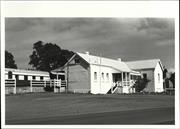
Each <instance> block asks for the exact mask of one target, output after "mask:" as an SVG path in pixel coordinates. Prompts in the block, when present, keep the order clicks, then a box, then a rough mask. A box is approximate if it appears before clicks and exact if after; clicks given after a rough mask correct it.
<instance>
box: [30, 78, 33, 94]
mask: <svg viewBox="0 0 180 129" xmlns="http://www.w3.org/2000/svg"><path fill="white" fill-rule="evenodd" d="M32 91H33V90H32V80H30V92H32Z"/></svg>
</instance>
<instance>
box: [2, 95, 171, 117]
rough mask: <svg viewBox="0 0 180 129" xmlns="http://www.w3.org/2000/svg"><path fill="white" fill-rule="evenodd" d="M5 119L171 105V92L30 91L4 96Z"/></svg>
mask: <svg viewBox="0 0 180 129" xmlns="http://www.w3.org/2000/svg"><path fill="white" fill-rule="evenodd" d="M5 106H6V120H13V119H32V118H43V117H54V116H68V115H79V114H90V113H101V112H113V111H127V110H137V109H149V108H159V107H174V96H170V95H137V94H134V95H120V94H107V95H90V94H54V93H33V94H20V95H7V96H6V105H5Z"/></svg>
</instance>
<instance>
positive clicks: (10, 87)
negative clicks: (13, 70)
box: [5, 79, 16, 94]
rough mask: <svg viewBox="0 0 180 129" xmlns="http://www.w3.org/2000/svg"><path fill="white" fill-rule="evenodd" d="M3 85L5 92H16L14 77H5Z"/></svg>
mask: <svg viewBox="0 0 180 129" xmlns="http://www.w3.org/2000/svg"><path fill="white" fill-rule="evenodd" d="M5 87H7V88H6V93H11V92H13V93H14V94H16V80H15V79H6V80H5Z"/></svg>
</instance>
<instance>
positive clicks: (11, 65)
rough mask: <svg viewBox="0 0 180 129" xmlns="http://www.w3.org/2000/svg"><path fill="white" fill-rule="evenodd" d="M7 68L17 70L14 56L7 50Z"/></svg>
mask: <svg viewBox="0 0 180 129" xmlns="http://www.w3.org/2000/svg"><path fill="white" fill-rule="evenodd" d="M5 67H6V68H15V69H17V65H16V63H15V60H14V56H13V55H12V53H10V52H8V51H7V50H6V51H5Z"/></svg>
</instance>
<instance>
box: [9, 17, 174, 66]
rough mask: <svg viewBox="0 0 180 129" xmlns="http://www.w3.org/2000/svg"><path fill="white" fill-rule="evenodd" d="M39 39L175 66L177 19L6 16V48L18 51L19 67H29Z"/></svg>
mask: <svg viewBox="0 0 180 129" xmlns="http://www.w3.org/2000/svg"><path fill="white" fill-rule="evenodd" d="M39 40H42V41H44V42H51V43H56V44H57V45H59V46H60V47H61V48H63V49H69V50H73V51H80V52H84V51H90V53H92V54H96V55H97V54H100V53H101V54H102V55H103V56H106V57H110V58H117V57H122V58H123V59H124V60H135V59H147V58H162V60H163V62H165V64H166V65H168V66H171V67H173V65H174V64H171V62H173V60H171V59H169V58H170V57H172V55H173V51H174V49H173V46H174V19H163V18H6V49H8V50H10V51H12V52H13V53H14V54H15V57H16V59H17V63H18V66H20V67H27V65H25V64H28V63H27V62H28V60H29V59H28V57H29V55H30V53H31V52H32V46H33V43H35V42H37V41H39ZM22 49H23V51H22ZM164 49H165V50H166V53H164V52H163V51H164ZM152 50H153V51H154V52H153V53H152ZM162 53H163V54H162ZM21 55H23V56H24V57H23V56H21ZM169 55H170V56H169ZM167 57H168V58H167ZM169 60H170V61H171V62H170V61H169Z"/></svg>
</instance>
